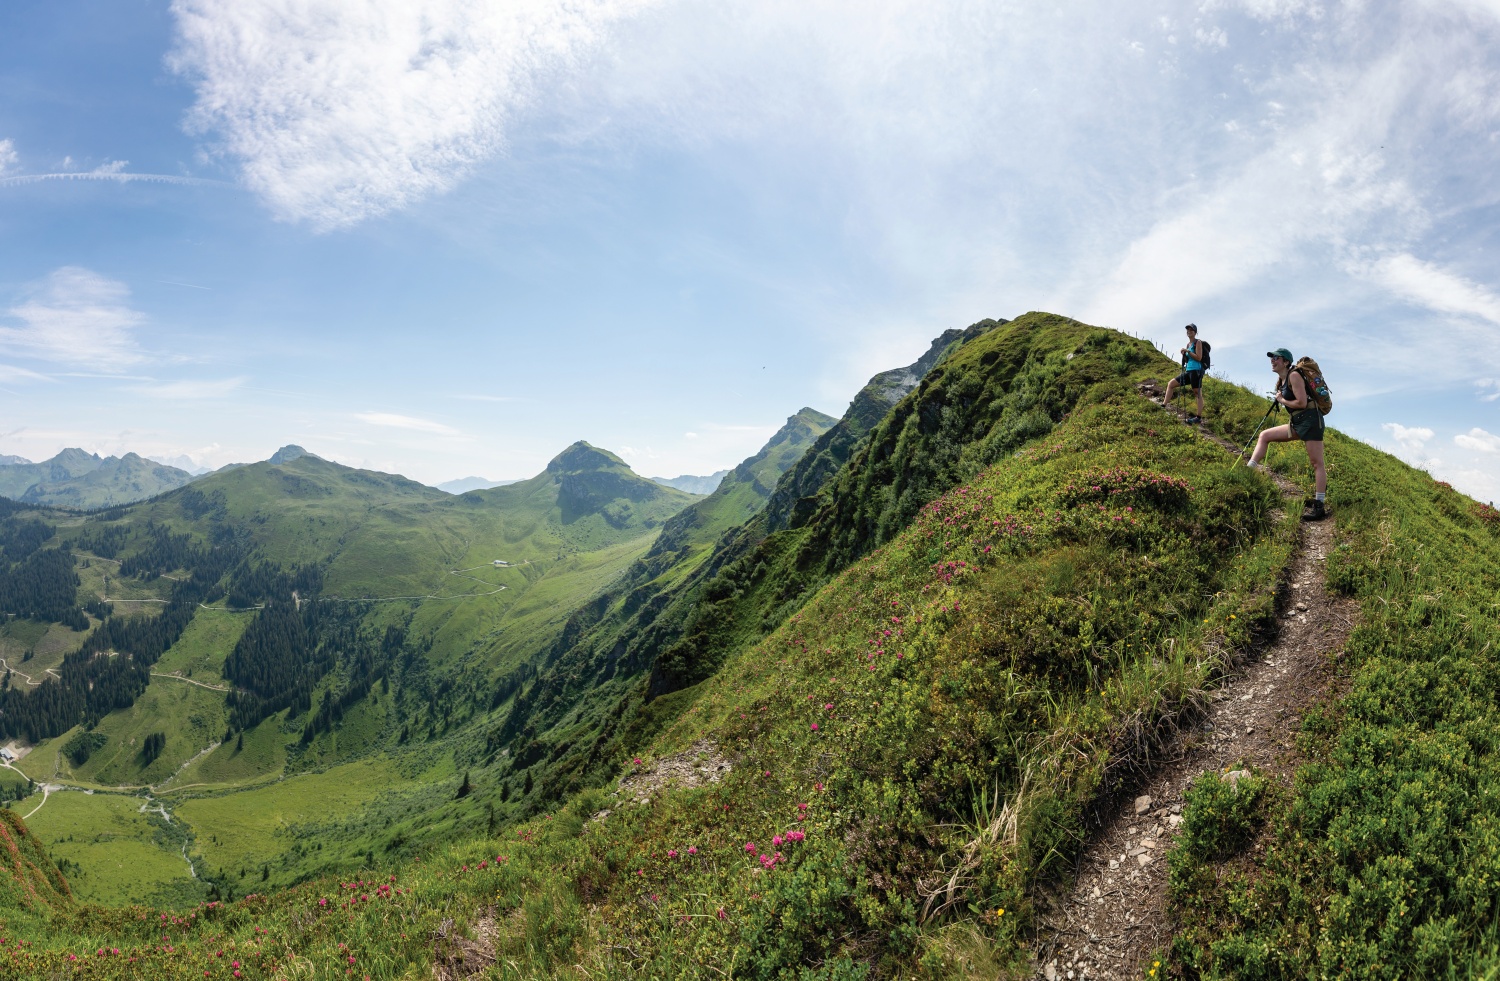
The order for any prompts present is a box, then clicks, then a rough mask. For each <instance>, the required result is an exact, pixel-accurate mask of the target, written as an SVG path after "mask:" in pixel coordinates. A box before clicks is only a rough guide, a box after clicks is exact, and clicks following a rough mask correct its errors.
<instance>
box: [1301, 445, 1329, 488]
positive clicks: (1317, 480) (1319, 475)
mask: <svg viewBox="0 0 1500 981" xmlns="http://www.w3.org/2000/svg"><path fill="white" fill-rule="evenodd" d="M1304 445H1305V446H1306V447H1307V459H1308V461H1309V462H1311V463H1312V465H1313V490H1314V491H1316V492H1318V493H1319V494H1323V493H1326V492H1327V490H1328V467H1327V466H1325V465H1324V463H1323V441H1322V440H1321V439H1319V440H1314V441H1312V442H1310V443H1306V444H1304Z"/></svg>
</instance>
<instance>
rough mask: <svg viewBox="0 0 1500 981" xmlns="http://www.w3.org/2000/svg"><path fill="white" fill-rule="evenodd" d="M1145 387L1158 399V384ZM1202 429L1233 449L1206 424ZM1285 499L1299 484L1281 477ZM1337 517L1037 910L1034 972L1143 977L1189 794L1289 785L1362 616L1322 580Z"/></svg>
mask: <svg viewBox="0 0 1500 981" xmlns="http://www.w3.org/2000/svg"><path fill="white" fill-rule="evenodd" d="M1141 391H1142V394H1143V395H1146V396H1147V397H1152V396H1155V398H1153V401H1157V402H1160V388H1159V386H1155V385H1150V384H1143V385H1142V386H1141ZM1199 432H1200V434H1201V435H1203V436H1204V437H1205V438H1208V439H1211V440H1212V441H1213V442H1215V443H1218V444H1220V445H1221V446H1226V447H1228V448H1230V449H1231V450H1238V449H1239V447H1237V446H1229V444H1228V443H1227V442H1226V441H1225V440H1222V439H1219V438H1217V437H1215V436H1213V435H1212V434H1210V433H1208V432H1207V431H1206V430H1201V429H1200V430H1199ZM1278 483H1279V484H1281V486H1282V490H1283V492H1284V493H1286V495H1287V504H1288V506H1294V507H1297V508H1299V509H1300V507H1301V491H1300V489H1298V488H1297V487H1295V486H1294V485H1292V484H1291V483H1290V482H1287V481H1282V480H1278ZM1333 536H1334V528H1333V522H1332V520H1327V521H1322V522H1309V523H1306V524H1304V525H1303V527H1302V543H1301V548H1300V549H1299V551H1298V554H1297V557H1296V559H1295V560H1294V562H1293V565H1292V569H1291V572H1290V575H1289V577H1288V579H1287V581H1286V582H1285V583H1284V584H1283V588H1282V589H1281V590H1280V591H1279V595H1278V607H1277V608H1278V617H1279V621H1280V629H1279V631H1278V633H1277V637H1276V640H1275V642H1274V643H1273V644H1272V645H1271V646H1270V647H1269V648H1267V649H1266V650H1265V651H1263V652H1261V653H1260V655H1259V656H1258V657H1255V658H1253V659H1252V660H1250V661H1249V662H1248V663H1246V664H1245V665H1244V666H1243V668H1242V670H1241V671H1240V672H1239V673H1238V674H1236V675H1234V676H1233V677H1231V678H1228V679H1226V680H1225V682H1224V684H1223V685H1222V686H1221V687H1220V688H1219V689H1218V690H1217V691H1216V692H1215V694H1214V697H1213V701H1212V703H1211V704H1210V706H1209V709H1208V711H1207V713H1206V715H1205V717H1204V718H1203V720H1202V721H1201V722H1200V723H1199V724H1197V725H1195V726H1193V727H1191V728H1189V729H1186V730H1184V731H1183V732H1182V733H1180V734H1179V735H1178V736H1177V738H1176V739H1175V740H1174V742H1173V743H1172V745H1171V746H1170V747H1169V748H1168V751H1167V752H1166V753H1165V754H1164V755H1163V756H1162V763H1161V765H1160V766H1159V767H1158V768H1157V769H1156V770H1155V771H1154V772H1153V773H1151V774H1150V775H1149V776H1147V777H1146V778H1145V779H1144V780H1142V781H1141V782H1140V783H1139V785H1138V786H1137V787H1136V788H1134V792H1133V793H1132V794H1130V795H1128V796H1127V797H1126V799H1124V800H1123V801H1122V802H1121V804H1120V806H1119V807H1118V809H1117V810H1115V811H1113V812H1112V813H1111V812H1106V816H1105V819H1104V821H1103V823H1102V825H1101V826H1100V827H1099V828H1098V830H1097V831H1096V833H1095V834H1094V837H1093V839H1092V840H1091V841H1090V843H1089V844H1088V846H1087V847H1086V848H1085V850H1084V853H1083V856H1082V858H1081V859H1080V860H1079V862H1078V865H1077V868H1076V876H1077V877H1076V879H1075V880H1074V882H1073V885H1072V887H1071V888H1070V889H1068V890H1066V891H1065V892H1063V893H1062V894H1060V895H1058V896H1057V897H1055V899H1054V901H1053V903H1052V906H1051V908H1050V909H1048V910H1046V911H1045V912H1043V913H1042V914H1041V916H1040V917H1039V919H1040V923H1041V927H1042V929H1041V931H1040V943H1039V945H1038V948H1037V959H1036V962H1037V965H1038V968H1037V976H1038V977H1042V978H1045V979H1047V981H1057V979H1060V978H1067V979H1075V981H1081V979H1091V981H1115V979H1120V981H1123V979H1139V978H1143V977H1145V976H1146V972H1147V970H1148V969H1149V967H1150V964H1149V962H1148V961H1147V958H1148V957H1149V955H1150V954H1151V952H1152V951H1154V950H1158V949H1162V948H1165V947H1166V946H1167V945H1168V944H1169V943H1170V940H1171V935H1172V931H1171V922H1170V919H1169V918H1168V915H1167V909H1166V899H1167V862H1166V855H1167V852H1168V851H1169V850H1170V849H1171V848H1172V845H1173V841H1174V840H1175V838H1176V835H1177V829H1178V827H1179V826H1180V824H1181V823H1182V818H1181V812H1182V803H1183V794H1184V793H1185V792H1186V791H1187V789H1188V787H1189V786H1190V785H1191V783H1192V782H1193V780H1195V779H1196V778H1197V777H1198V776H1200V775H1201V774H1203V773H1207V772H1210V771H1213V772H1218V773H1221V774H1227V775H1229V776H1231V777H1233V776H1234V775H1236V774H1235V771H1238V770H1243V769H1247V768H1252V767H1253V768H1254V769H1255V770H1257V771H1259V772H1260V773H1262V774H1264V775H1265V776H1268V777H1270V778H1271V779H1274V780H1277V781H1278V782H1280V783H1281V784H1283V785H1287V786H1289V785H1290V783H1291V779H1292V774H1293V772H1294V770H1295V769H1296V766H1297V763H1298V756H1297V752H1296V748H1295V737H1296V733H1297V729H1298V727H1299V725H1300V724H1301V719H1302V716H1303V714H1304V713H1305V712H1306V711H1307V710H1308V709H1309V708H1311V707H1312V706H1313V705H1314V704H1315V703H1317V702H1319V701H1320V700H1322V699H1323V698H1325V697H1326V696H1327V694H1328V690H1329V686H1330V682H1331V681H1332V679H1333V674H1334V665H1335V663H1336V661H1337V658H1338V657H1339V656H1341V650H1342V647H1343V645H1344V641H1345V640H1346V639H1347V638H1348V636H1349V633H1350V631H1351V630H1352V629H1353V627H1354V621H1355V620H1356V619H1357V618H1358V616H1359V604H1358V603H1357V602H1356V601H1354V600H1352V599H1348V598H1345V597H1340V596H1335V595H1333V594H1331V593H1329V592H1328V591H1327V590H1326V589H1325V587H1324V564H1325V560H1326V559H1327V557H1328V550H1329V549H1330V548H1331V547H1332V544H1333Z"/></svg>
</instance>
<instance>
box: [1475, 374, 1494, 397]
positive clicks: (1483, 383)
mask: <svg viewBox="0 0 1500 981" xmlns="http://www.w3.org/2000/svg"><path fill="white" fill-rule="evenodd" d="M1474 387H1475V388H1477V389H1479V400H1480V401H1481V402H1493V401H1495V400H1496V399H1500V378H1481V379H1479V380H1478V381H1477V382H1475V383H1474Z"/></svg>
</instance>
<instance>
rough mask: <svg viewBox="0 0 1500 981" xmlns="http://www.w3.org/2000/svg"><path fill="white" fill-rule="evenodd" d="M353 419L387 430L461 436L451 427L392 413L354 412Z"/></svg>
mask: <svg viewBox="0 0 1500 981" xmlns="http://www.w3.org/2000/svg"><path fill="white" fill-rule="evenodd" d="M354 418H356V419H358V420H360V421H361V422H367V423H369V424H370V425H372V426H384V427H386V428H388V429H409V430H411V431H413V432H418V433H433V434H435V435H438V436H459V435H462V434H461V433H460V432H459V431H458V430H457V429H454V428H453V427H452V426H445V425H443V424H442V423H440V422H433V421H432V420H430V419H419V418H417V417H416V416H403V415H398V414H396V413H394V412H356V413H355V414H354Z"/></svg>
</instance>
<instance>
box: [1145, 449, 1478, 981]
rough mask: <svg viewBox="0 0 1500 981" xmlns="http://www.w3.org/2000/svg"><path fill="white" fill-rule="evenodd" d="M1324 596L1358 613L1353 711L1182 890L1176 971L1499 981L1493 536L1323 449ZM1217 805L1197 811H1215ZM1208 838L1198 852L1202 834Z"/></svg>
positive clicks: (1352, 454) (1327, 728)
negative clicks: (1326, 512) (1331, 527)
mask: <svg viewBox="0 0 1500 981" xmlns="http://www.w3.org/2000/svg"><path fill="white" fill-rule="evenodd" d="M1328 456H1329V459H1330V461H1331V466H1330V485H1329V486H1330V501H1331V502H1332V504H1333V507H1334V510H1335V514H1336V516H1337V521H1338V541H1339V544H1338V546H1337V547H1336V548H1335V549H1334V551H1333V553H1332V554H1331V555H1330V556H1329V561H1328V569H1329V571H1328V579H1329V584H1330V586H1331V587H1332V588H1334V589H1336V590H1338V591H1340V592H1343V593H1345V594H1347V595H1351V596H1355V597H1358V598H1359V599H1360V600H1361V603H1362V607H1363V613H1362V618H1361V621H1360V623H1359V624H1358V625H1357V627H1356V629H1355V630H1354V632H1353V634H1352V635H1351V636H1350V638H1349V641H1348V644H1347V647H1346V651H1345V662H1346V664H1347V672H1348V674H1347V678H1346V680H1345V681H1344V684H1345V685H1347V694H1345V695H1344V696H1343V698H1342V699H1340V700H1339V701H1338V703H1337V704H1335V705H1332V706H1330V707H1328V708H1327V709H1325V710H1324V711H1323V712H1321V713H1320V714H1318V715H1316V716H1314V717H1312V718H1311V719H1309V720H1308V722H1307V723H1306V725H1305V732H1304V735H1303V739H1302V744H1303V748H1304V750H1305V751H1306V752H1307V753H1308V754H1309V755H1310V757H1311V762H1310V764H1309V765H1307V766H1306V767H1305V768H1303V769H1302V770H1301V771H1300V772H1299V774H1298V777H1297V782H1296V787H1295V791H1294V792H1293V793H1291V794H1290V795H1287V794H1280V793H1274V792H1270V791H1268V792H1267V793H1265V794H1264V795H1262V798H1261V799H1260V801H1259V802H1258V806H1257V808H1256V809H1255V811H1254V812H1253V813H1249V814H1246V815H1244V816H1243V819H1242V820H1243V822H1244V823H1245V824H1247V825H1250V826H1252V827H1253V828H1259V827H1261V826H1266V825H1268V830H1267V832H1266V837H1265V838H1263V839H1262V841H1263V842H1264V844H1265V846H1266V851H1265V854H1264V856H1263V857H1257V856H1255V855H1254V854H1253V853H1246V852H1244V851H1243V850H1240V849H1229V850H1228V853H1227V854H1224V855H1221V856H1219V857H1218V859H1217V860H1216V861H1206V860H1205V861H1201V862H1197V863H1189V864H1184V866H1183V867H1182V868H1181V869H1180V870H1174V875H1175V876H1176V880H1177V882H1176V888H1177V890H1178V892H1179V894H1180V896H1181V899H1180V901H1179V904H1178V905H1179V910H1180V915H1181V916H1182V918H1183V920H1184V923H1185V926H1186V929H1185V930H1184V933H1183V935H1182V937H1181V939H1180V940H1179V943H1178V948H1177V951H1176V954H1177V963H1176V964H1175V968H1176V971H1177V972H1178V974H1179V975H1181V976H1185V977H1204V978H1221V977H1222V978H1228V977H1235V978H1302V977H1359V978H1410V977H1427V978H1448V977H1455V978H1471V977H1491V976H1493V973H1494V971H1495V970H1496V969H1497V968H1500V941H1497V930H1496V926H1495V924H1496V922H1497V917H1500V739H1497V736H1496V734H1497V733H1500V685H1497V681H1496V679H1497V678H1500V650H1497V644H1496V642H1495V639H1496V637H1500V602H1497V600H1496V597H1497V596H1500V518H1497V515H1496V513H1495V512H1494V511H1493V510H1492V509H1489V508H1487V507H1485V506H1483V505H1479V504H1476V503H1475V502H1473V501H1471V500H1469V499H1468V498H1465V497H1464V496H1462V495H1460V494H1458V493H1456V492H1454V491H1453V490H1452V489H1451V488H1449V487H1447V486H1446V485H1444V484H1441V483H1438V482H1435V481H1433V480H1432V478H1431V477H1429V476H1428V475H1427V474H1425V473H1422V472H1421V471H1418V470H1414V469H1413V468H1411V467H1408V466H1406V465H1404V464H1402V463H1400V462H1399V461H1397V460H1394V459H1393V458H1391V457H1390V456H1387V455H1386V454H1384V453H1380V452H1378V451H1376V450H1374V449H1372V448H1370V447H1368V446H1365V445H1363V444H1361V443H1358V442H1356V441H1354V440H1350V439H1347V438H1344V437H1341V436H1339V435H1337V434H1333V435H1331V436H1330V439H1329V443H1328ZM1211 792H1212V791H1211V789H1205V790H1204V791H1203V793H1205V794H1208V793H1211ZM1205 833H1206V832H1205Z"/></svg>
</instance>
